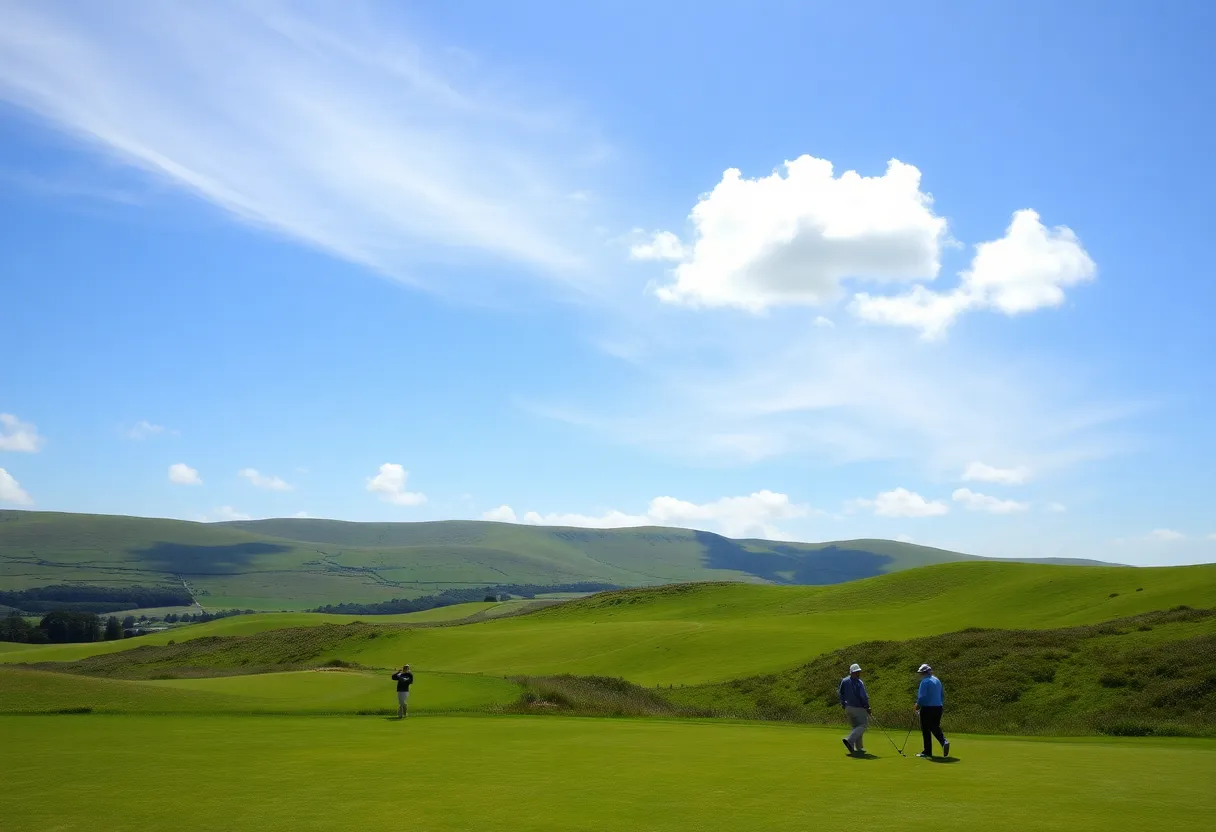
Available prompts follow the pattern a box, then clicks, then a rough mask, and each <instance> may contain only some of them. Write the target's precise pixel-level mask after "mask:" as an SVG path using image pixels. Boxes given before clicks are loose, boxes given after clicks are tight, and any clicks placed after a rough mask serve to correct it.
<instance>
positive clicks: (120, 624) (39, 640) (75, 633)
mask: <svg viewBox="0 0 1216 832" xmlns="http://www.w3.org/2000/svg"><path fill="white" fill-rule="evenodd" d="M252 612H253V610H236V609H233V610H219V611H217V612H200V613H183V614H181V615H178V614H176V613H169V614H168V615H166V616H165V618H164V621H165V623H167V624H177V623H189V624H201V623H203V622H206V621H214V620H215V619H217V618H227V617H229V616H233V615H245V614H248V613H252ZM159 620H160V619H158V618H149V617H148V616H146V615H141V616H139V617H138V618H136V617H135V616H134V615H128V616H127V617H126V618H124V619H122V620H121V621H119V620H118V618H117V617H116V616H113V615H111V616H109V617H107V618H105V619H104V620H103V619H102V617H101V616H100V615H98V614H97V613H95V612H81V611H79V610H53V611H52V612H49V613H47V614H46V615H44V616H42V619H41V620H40V621H39V622H38V623H37V624H31V623H30V622H29V621H27V620H26V619H25V616H23V615H21V614H20V613H19V612H17V611H16V610H13V611H12V612H10V613H9V614H8V615H7V616H6V617H4V618H2V619H0V641H13V642H19V643H22V644H68V643H77V642H89V641H118V640H119V639H123V638H131V637H132V636H139V635H144V634H145V633H146V632H147V630H145V629H144V628H145V627H146V626H148V625H150V624H154V623H156V622H157V621H159Z"/></svg>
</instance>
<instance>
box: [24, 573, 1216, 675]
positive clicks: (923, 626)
mask: <svg viewBox="0 0 1216 832" xmlns="http://www.w3.org/2000/svg"><path fill="white" fill-rule="evenodd" d="M1180 604H1186V605H1190V606H1193V607H1197V608H1206V607H1214V606H1216V566H1193V567H1169V568H1155V569H1132V568H1105V567H1073V566H1041V565H1033V564H1018V563H970V562H969V563H954V564H942V565H938V566H929V567H924V568H921V569H914V570H909V571H906V572H899V573H895V574H892V575H884V576H880V577H876V578H868V579H865V580H861V581H855V582H852V583H848V584H839V585H833V586H819V587H776V586H754V585H747V584H720V583H704V584H688V585H678V586H667V587H658V588H654V589H644V590H630V591H623V592H617V593H605V594H601V595H596V596H591V597H589V598H586V599H582V600H577V601H573V602H570V603H568V604H563V605H559V606H555V607H549V608H547V609H543V610H540V611H538V612H534V613H528V614H526V615H522V616H518V617H514V618H504V619H502V620H496V621H486V622H483V623H477V624H467V625H460V626H451V627H429V628H418V629H406V628H386V629H385V630H384V631H383V632H382V633H380V634H379V637H378V638H375V639H363V638H359V639H352V640H349V641H347V642H344V643H341V644H338V645H337V646H334V647H332V648H331V649H330V650H329V651H328V652H326V653H324V654H323V655H321V656H319V657H318V658H319V659H329V658H337V659H342V660H345V661H354V662H358V663H360V664H363V665H366V666H369V667H393V666H399V665H400V664H401V663H402V662H405V661H408V662H410V663H411V664H413V665H415V666H416V667H418V668H420V669H423V670H427V671H446V672H454V673H486V674H493V675H502V676H506V675H514V674H528V675H547V674H555V673H573V674H579V675H607V676H620V677H622V678H625V679H628V680H630V681H633V682H637V683H639V684H646V685H653V684H663V685H669V684H697V683H704V682H715V681H724V680H727V679H735V678H740V677H745V676H751V675H755V674H762V673H771V672H779V671H783V670H788V669H791V668H794V667H796V666H798V665H800V664H802V663H804V662H806V661H808V660H810V659H812V658H814V657H815V656H818V655H821V654H823V653H826V652H829V651H831V650H835V649H838V648H841V647H845V646H848V645H851V644H857V643H859V642H863V641H871V640H879V639H892V640H895V639H907V638H915V637H919V636H928V635H935V634H939V633H947V632H953V631H956V630H961V629H965V628H967V627H991V628H1034V629H1046V628H1054V627H1061V626H1067V625H1074V624H1091V623H1097V622H1101V621H1108V620H1110V619H1113V618H1118V617H1122V616H1129V615H1135V614H1137V613H1143V612H1148V611H1151V610H1160V609H1169V608H1171V607H1174V606H1177V605H1180ZM452 609H454V608H452ZM415 615H416V614H415ZM407 618H409V616H386V617H375V616H361V617H359V616H312V615H309V614H278V615H276V614H266V615H260V616H239V617H235V618H231V619H224V620H222V621H217V622H212V623H210V624H205V625H199V626H197V627H188V628H183V629H182V630H180V631H178V632H176V633H173V634H159V635H156V636H146V637H141V638H139V639H128V640H126V641H123V642H113V643H108V644H107V643H101V644H87V645H54V646H50V647H39V648H28V649H26V650H22V651H9V652H5V653H0V663H5V662H7V663H12V662H42V661H73V660H77V659H80V658H83V657H86V656H89V655H94V654H97V653H104V652H109V651H113V650H122V649H129V648H130V647H134V646H137V644H136V643H138V644H166V643H167V642H168V640H169V639H170V638H174V639H176V640H178V641H181V640H183V639H186V638H191V637H198V636H202V635H237V634H246V633H251V632H263V631H265V630H267V629H274V628H276V627H289V626H301V625H304V626H308V625H311V624H313V623H315V624H320V623H345V622H348V621H352V620H356V619H358V620H362V621H364V622H367V623H376V622H380V621H383V622H384V623H392V622H394V621H395V623H398V624H401V623H408V622H407V621H406V620H405V619H407Z"/></svg>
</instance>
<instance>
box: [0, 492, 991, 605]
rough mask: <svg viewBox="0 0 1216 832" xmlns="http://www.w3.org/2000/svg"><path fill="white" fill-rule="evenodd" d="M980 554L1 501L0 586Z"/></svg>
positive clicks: (260, 587) (444, 578) (585, 576)
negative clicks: (186, 514)
mask: <svg viewBox="0 0 1216 832" xmlns="http://www.w3.org/2000/svg"><path fill="white" fill-rule="evenodd" d="M967 560H983V558H977V557H975V556H971V555H965V554H960V553H958V552H950V551H946V550H942V549H933V548H930V547H926V546H916V545H913V544H908V543H898V542H895V541H889V540H850V541H839V542H834V543H820V544H807V543H776V542H772V541H764V540H731V539H729V538H725V537H722V536H720V535H716V534H711V533H708V532H700V531H690V530H685V529H667V528H654V527H645V528H628V529H606V530H591V529H575V528H560V527H538V526H522V525H514V524H508V523H489V522H477V521H442V522H427V523H347V522H341V521H335V520H310V519H283V520H255V521H244V522H234V523H193V522H186V521H181V520H164V519H149V518H139V517H122V516H112V515H88V514H64V513H55V512H30V511H0V589H5V590H15V589H24V588H31V587H39V586H46V585H50V584H85V585H97V586H111V587H120V586H131V585H143V586H167V585H172V586H174V587H179V588H180V587H181V586H183V582H184V583H185V584H186V585H188V587H189V588H190V589H191V590H192V591H193V592H194V593H195V595H196V597H197V598H198V600H200V601H201V602H202V603H203V604H204V605H205V606H207V607H210V608H232V607H237V608H241V609H246V608H252V609H269V610H281V609H287V610H299V609H308V608H312V607H317V606H320V605H323V604H331V603H341V602H375V601H384V600H388V599H390V598H401V597H413V596H417V595H423V594H430V593H433V592H435V591H437V590H441V589H444V588H449V587H461V586H493V585H502V584H541V585H555V584H564V583H575V582H587V581H595V582H603V583H609V584H615V585H617V586H653V585H661V584H667V583H674V582H686V581H720V580H728V581H743V582H751V583H777V584H798V585H819V584H832V583H839V582H842V581H850V580H855V579H858V578H865V577H871V576H875V575H881V574H886V573H889V572H896V571H899V570H903V569H908V568H911V567H916V566H922V565H926V564H934V563H944V562H954V561H967Z"/></svg>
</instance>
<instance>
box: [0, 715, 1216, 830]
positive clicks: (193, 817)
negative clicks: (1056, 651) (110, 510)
mask: <svg viewBox="0 0 1216 832" xmlns="http://www.w3.org/2000/svg"><path fill="white" fill-rule="evenodd" d="M0 734H2V735H3V736H4V737H5V740H6V741H5V742H4V743H2V744H0V766H2V767H3V771H4V772H5V788H4V789H2V790H0V817H3V818H4V819H5V825H6V826H11V828H13V829H55V830H59V832H72V831H73V830H81V831H82V832H83V831H84V830H92V829H98V828H103V829H106V830H109V831H110V832H124V830H131V831H132V832H144V830H147V829H151V828H166V827H186V828H192V829H207V828H210V829H231V830H259V831H260V830H283V832H288V831H290V832H299V831H300V830H332V829H375V828H385V827H390V826H393V827H396V826H402V825H405V826H408V827H410V828H412V829H418V830H426V832H445V830H461V832H464V830H470V829H480V828H484V827H487V826H492V827H493V828H496V829H504V830H552V832H558V831H559V830H562V831H563V832H564V831H565V830H600V829H605V830H607V829H611V830H619V829H645V830H656V832H658V831H660V830H673V831H674V830H689V829H764V830H798V832H804V830H809V829H834V828H851V829H867V830H887V829H890V830H897V829H908V828H917V827H923V826H926V825H928V826H929V827H931V828H933V829H935V830H942V831H943V832H950V831H951V830H967V831H968V832H971V831H972V830H976V829H984V830H994V831H995V830H1011V832H1012V830H1017V832H1024V830H1027V829H1034V830H1060V831H1061V832H1078V831H1079V830H1110V829H1142V828H1155V827H1158V826H1161V825H1162V824H1165V825H1167V826H1168V827H1169V828H1170V829H1172V830H1179V831H1180V832H1187V830H1206V829H1208V828H1210V824H1211V818H1212V817H1213V816H1214V813H1216V790H1213V789H1212V788H1211V784H1212V783H1213V782H1216V743H1213V742H1211V741H1200V740H1168V741H1167V740H1119V741H1115V740H1092V741H1091V740H1082V741H1069V742H1059V741H1029V740H1015V739H989V738H981V737H968V736H961V735H960V736H955V737H953V741H954V743H955V749H954V756H955V758H956V761H955V762H953V763H950V764H945V765H943V764H940V763H934V762H928V761H924V760H918V759H915V758H908V759H905V758H902V757H899V756H898V755H897V754H896V753H895V751H894V750H893V749H891V747H890V746H889V745H887V744H886V742H885V740H883V738H882V736H881V735H880V734H877V732H874V731H871V733H870V735H869V743H868V744H869V746H870V750H871V751H872V752H873V753H875V754H876V755H877V759H869V760H867V759H849V758H847V757H846V756H845V755H844V753H843V749H842V748H840V742H839V739H838V737H839V735H840V732H839V731H834V730H825V729H815V728H805V727H792V726H779V725H754V724H745V723H744V724H731V723H703V722H666V721H660V720H609V719H569V718H560V717H486V718H478V717H439V716H432V717H427V716H423V717H420V718H418V719H412V720H406V721H404V722H398V721H396V720H386V719H383V718H378V717H363V718H338V717H321V718H307V719H306V718H299V717H123V716H116V717H106V716H97V715H92V716H46V717H0ZM884 746H885V747H884ZM910 748H914V745H911V746H910ZM33 749H37V753H31V752H32V750H33ZM102 763H104V764H102Z"/></svg>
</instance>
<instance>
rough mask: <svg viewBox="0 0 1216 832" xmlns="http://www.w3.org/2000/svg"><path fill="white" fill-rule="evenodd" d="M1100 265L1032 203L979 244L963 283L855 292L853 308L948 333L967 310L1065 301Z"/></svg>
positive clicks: (1013, 309)
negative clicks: (940, 289)
mask: <svg viewBox="0 0 1216 832" xmlns="http://www.w3.org/2000/svg"><path fill="white" fill-rule="evenodd" d="M1096 273H1097V266H1096V264H1095V263H1094V261H1093V260H1092V259H1091V258H1090V256H1089V254H1088V253H1087V252H1086V251H1085V249H1084V248H1083V247H1082V246H1081V242H1080V240H1078V239H1077V235H1076V234H1075V233H1073V231H1072V229H1070V228H1067V227H1066V226H1058V227H1056V228H1051V229H1048V228H1047V227H1046V226H1044V225H1043V223H1042V222H1041V221H1040V220H1039V215H1038V213H1037V212H1035V211H1032V210H1030V209H1023V210H1020V211H1015V212H1014V214H1013V219H1012V221H1011V222H1010V224H1009V227H1008V228H1007V229H1006V230H1005V236H1003V237H1001V238H1000V239H998V240H992V241H989V242H985V243H980V244H979V245H977V246H976V247H975V257H974V258H973V259H972V261H971V267H970V268H969V269H967V270H966V271H963V272H961V273H960V282H959V285H958V286H957V287H956V288H955V289H953V290H950V291H948V292H935V291H933V290H931V289H926V288H925V287H924V286H923V285H919V284H918V285H916V286H914V287H913V288H912V289H911V291H909V292H908V293H906V294H903V295H885V296H871V295H870V294H869V293H866V292H859V293H858V294H856V295H854V297H853V302H852V303H851V304H850V309H851V310H852V312H853V314H855V315H856V316H857V317H859V318H861V319H862V320H864V321H868V322H870V323H876V324H886V325H889V326H902V327H911V328H914V329H919V330H920V332H921V337H922V338H923V339H924V340H928V341H933V340H938V339H940V338H942V337H944V335H945V333H946V330H947V329H949V327H950V326H951V324H953V323H954V321H955V320H956V319H957V318H958V316H959V315H961V314H962V313H964V312H967V311H969V310H974V309H989V310H995V311H997V312H1002V313H1004V314H1005V315H1008V316H1013V315H1020V314H1023V313H1026V312H1033V311H1035V310H1038V309H1046V308H1051V307H1058V306H1061V305H1062V304H1063V303H1064V299H1065V295H1064V289H1065V288H1067V287H1070V286H1074V285H1076V284H1079V283H1084V282H1086V281H1089V280H1093V278H1094V276H1095V275H1096Z"/></svg>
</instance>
